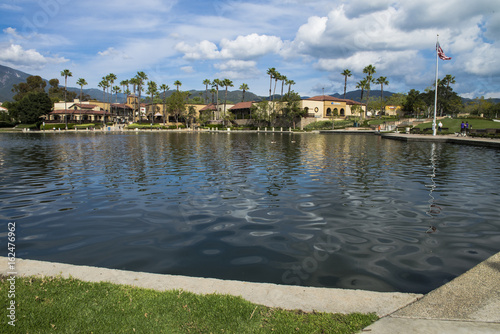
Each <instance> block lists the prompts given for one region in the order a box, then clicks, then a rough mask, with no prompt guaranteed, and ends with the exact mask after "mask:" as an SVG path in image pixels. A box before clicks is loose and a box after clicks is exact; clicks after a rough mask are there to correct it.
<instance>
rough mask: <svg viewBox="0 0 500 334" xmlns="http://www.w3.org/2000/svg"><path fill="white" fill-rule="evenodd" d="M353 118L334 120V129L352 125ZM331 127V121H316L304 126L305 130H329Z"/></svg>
mask: <svg viewBox="0 0 500 334" xmlns="http://www.w3.org/2000/svg"><path fill="white" fill-rule="evenodd" d="M353 124H354V121H353V120H338V121H337V120H336V121H335V129H343V128H346V127H350V126H353ZM331 129H332V121H317V122H314V123H311V124H308V125H306V126H305V127H304V130H306V131H313V130H331Z"/></svg>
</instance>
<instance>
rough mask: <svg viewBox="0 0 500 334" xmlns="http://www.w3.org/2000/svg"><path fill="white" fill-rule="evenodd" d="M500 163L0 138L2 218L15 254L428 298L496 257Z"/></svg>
mask: <svg viewBox="0 0 500 334" xmlns="http://www.w3.org/2000/svg"><path fill="white" fill-rule="evenodd" d="M499 163H500V151H498V150H495V149H488V148H478V147H470V146H461V145H450V144H432V143H404V142H398V141H392V140H385V139H381V138H380V137H379V136H374V135H340V134H335V135H332V134H328V135H318V134H278V133H275V134H272V133H268V134H262V133H261V134H254V133H253V134H245V133H241V134H239V133H232V134H226V133H195V134H193V133H125V134H109V133H108V134H103V133H78V134H74V133H73V134H64V133H46V134H42V133H40V134H0V171H1V173H0V219H1V220H3V221H5V222H8V221H9V222H16V224H17V235H18V240H17V245H16V246H17V256H18V257H21V258H29V259H38V260H49V261H57V262H65V263H72V264H85V265H92V266H101V267H109V268H117V269H127V270H135V271H146V272H154V273H169V274H180V275H189V276H200V277H216V278H224V279H237V280H245V281H255V282H270V283H279V284H300V285H306V286H322V287H341V288H352V289H369V290H376V291H404V292H427V291H430V290H432V289H434V288H436V287H438V286H440V285H442V284H444V283H446V282H447V281H449V280H451V279H453V278H454V277H456V276H457V275H460V274H461V273H463V272H465V271H466V270H468V269H470V268H471V267H472V266H474V265H475V264H477V263H479V262H480V261H482V260H484V259H486V258H487V257H488V256H490V255H492V254H494V253H496V252H498V251H500V219H499V218H500V205H499V203H500V196H499V193H500V167H499V166H500V164H499ZM6 225H7V224H6V223H5V224H4V226H5V227H4V228H3V230H1V231H0V232H2V233H1V234H0V247H2V249H6V248H7V247H6V243H7V240H6ZM432 227H434V229H433V228H432Z"/></svg>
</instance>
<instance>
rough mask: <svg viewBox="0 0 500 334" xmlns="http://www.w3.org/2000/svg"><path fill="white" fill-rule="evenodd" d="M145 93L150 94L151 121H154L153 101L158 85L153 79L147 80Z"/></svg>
mask: <svg viewBox="0 0 500 334" xmlns="http://www.w3.org/2000/svg"><path fill="white" fill-rule="evenodd" d="M146 94H149V95H150V96H151V101H150V103H151V107H152V109H151V123H153V122H154V118H155V111H156V110H155V109H156V108H155V103H154V97H155V96H156V95H157V94H158V85H157V84H156V82H154V81H149V82H148V91H147V92H146Z"/></svg>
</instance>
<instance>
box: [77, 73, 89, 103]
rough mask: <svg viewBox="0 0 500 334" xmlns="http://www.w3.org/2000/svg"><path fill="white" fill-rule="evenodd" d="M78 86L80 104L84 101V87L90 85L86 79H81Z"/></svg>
mask: <svg viewBox="0 0 500 334" xmlns="http://www.w3.org/2000/svg"><path fill="white" fill-rule="evenodd" d="M76 84H77V85H78V86H80V102H81V101H82V96H83V86H87V85H88V83H87V81H85V79H83V78H79V79H78V80H77V81H76Z"/></svg>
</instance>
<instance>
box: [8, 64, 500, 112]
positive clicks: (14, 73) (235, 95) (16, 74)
mask: <svg viewBox="0 0 500 334" xmlns="http://www.w3.org/2000/svg"><path fill="white" fill-rule="evenodd" d="M29 76H31V74H28V73H25V72H22V71H19V70H16V69H13V68H10V67H7V66H3V65H0V102H5V101H13V97H14V95H15V94H14V92H12V87H13V85H15V84H19V83H21V82H26V79H27V78H28V77H29ZM44 80H45V81H46V82H47V87H46V90H47V91H48V88H49V84H48V80H47V79H44ZM59 80H60V81H61V78H59ZM62 81H64V80H62ZM68 91H72V92H76V93H77V95H78V96H79V95H80V88H79V87H68ZM173 92H174V91H173V90H170V91H167V92H166V95H167V97H168V96H170V95H171V94H172V93H173ZM83 93H84V94H86V95H89V96H90V97H91V98H92V99H95V100H102V98H103V91H102V90H100V89H97V88H87V89H85V88H84V89H83ZM160 93H161V94H160V96H161V98H163V93H162V92H160ZM189 93H190V94H191V96H190V97H191V98H194V97H196V96H199V97H201V99H202V100H205V90H190V91H189ZM392 94H394V93H392V92H390V91H385V90H384V97H389V96H391V95H392ZM224 95H225V90H222V89H221V90H219V99H220V100H223V99H224ZM330 96H333V97H337V98H343V97H344V94H339V93H335V94H330ZM370 96H377V97H378V96H380V90H371V91H370ZM108 97H109V95H108V94H106V99H108ZM141 97H144V98H146V97H147V96H146V94H145V93H143V94H142V95H141ZM276 97H277V98H279V96H278V95H276ZM241 98H242V91H241V90H236V91H228V92H227V101H228V103H229V102H233V103H237V102H240V101H241ZM302 98H308V96H302ZM346 98H347V99H350V100H354V101H360V100H361V90H355V91H350V92H347V93H346ZM125 99H126V96H125V94H123V93H119V94H118V95H117V96H115V95H113V96H112V98H111V100H112V102H114V101H116V100H118V102H121V103H123V102H125ZM266 99H268V97H267V96H258V95H256V94H254V93H252V92H248V91H247V92H245V101H261V100H266ZM462 100H463V101H464V102H470V101H472V100H471V99H467V98H462ZM211 101H212V95H211V94H210V92H209V93H208V102H209V103H210V102H211ZM492 102H494V103H499V102H500V99H492Z"/></svg>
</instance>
